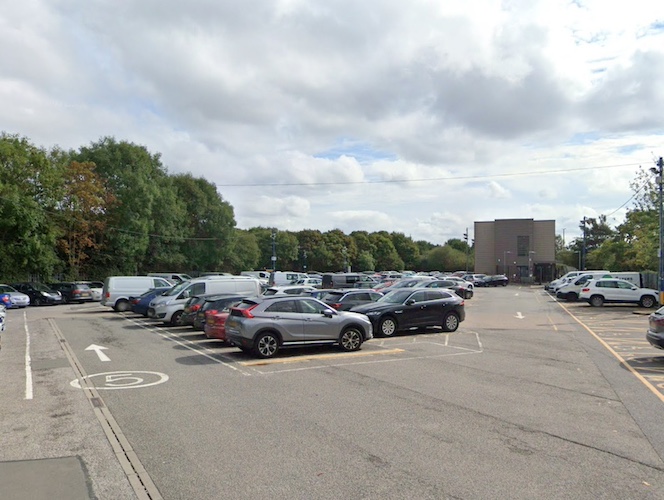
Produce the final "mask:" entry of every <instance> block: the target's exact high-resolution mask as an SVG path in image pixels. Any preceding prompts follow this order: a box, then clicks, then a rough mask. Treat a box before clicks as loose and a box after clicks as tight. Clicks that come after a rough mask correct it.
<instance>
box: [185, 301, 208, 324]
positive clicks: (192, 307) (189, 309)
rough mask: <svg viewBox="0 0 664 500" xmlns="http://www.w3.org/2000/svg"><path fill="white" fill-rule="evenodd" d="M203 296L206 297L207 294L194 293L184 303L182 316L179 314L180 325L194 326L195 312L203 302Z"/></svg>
mask: <svg viewBox="0 0 664 500" xmlns="http://www.w3.org/2000/svg"><path fill="white" fill-rule="evenodd" d="M205 297H207V295H194V296H193V297H189V299H188V300H187V302H185V303H184V309H183V310H182V316H180V324H181V325H182V326H194V320H195V319H196V314H197V313H198V311H199V309H200V308H201V305H202V304H203V302H205Z"/></svg>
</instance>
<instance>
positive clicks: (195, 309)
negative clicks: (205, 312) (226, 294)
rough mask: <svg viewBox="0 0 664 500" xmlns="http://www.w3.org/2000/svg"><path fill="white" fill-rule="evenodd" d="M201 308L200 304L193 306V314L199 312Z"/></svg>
mask: <svg viewBox="0 0 664 500" xmlns="http://www.w3.org/2000/svg"><path fill="white" fill-rule="evenodd" d="M200 308H201V305H200V304H194V305H193V306H191V312H196V311H198V310H199V309H200Z"/></svg>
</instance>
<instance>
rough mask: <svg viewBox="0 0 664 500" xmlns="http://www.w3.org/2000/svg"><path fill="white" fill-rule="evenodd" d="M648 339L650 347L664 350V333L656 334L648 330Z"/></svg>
mask: <svg viewBox="0 0 664 500" xmlns="http://www.w3.org/2000/svg"><path fill="white" fill-rule="evenodd" d="M646 339H647V340H648V342H650V345H651V346H653V347H656V348H657V349H664V332H662V333H656V332H652V331H650V330H648V333H646Z"/></svg>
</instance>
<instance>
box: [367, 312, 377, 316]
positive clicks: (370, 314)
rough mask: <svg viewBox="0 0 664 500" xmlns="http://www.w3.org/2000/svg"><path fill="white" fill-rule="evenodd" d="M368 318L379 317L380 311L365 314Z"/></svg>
mask: <svg viewBox="0 0 664 500" xmlns="http://www.w3.org/2000/svg"><path fill="white" fill-rule="evenodd" d="M365 314H366V315H367V316H378V315H379V314H380V311H369V312H367V313H365Z"/></svg>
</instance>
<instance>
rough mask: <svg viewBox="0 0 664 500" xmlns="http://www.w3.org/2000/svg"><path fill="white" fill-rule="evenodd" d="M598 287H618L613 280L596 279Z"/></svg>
mask: <svg viewBox="0 0 664 500" xmlns="http://www.w3.org/2000/svg"><path fill="white" fill-rule="evenodd" d="M596 286H597V287H598V288H618V285H617V284H616V282H615V281H608V280H607V281H598V282H597V285H596Z"/></svg>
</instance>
